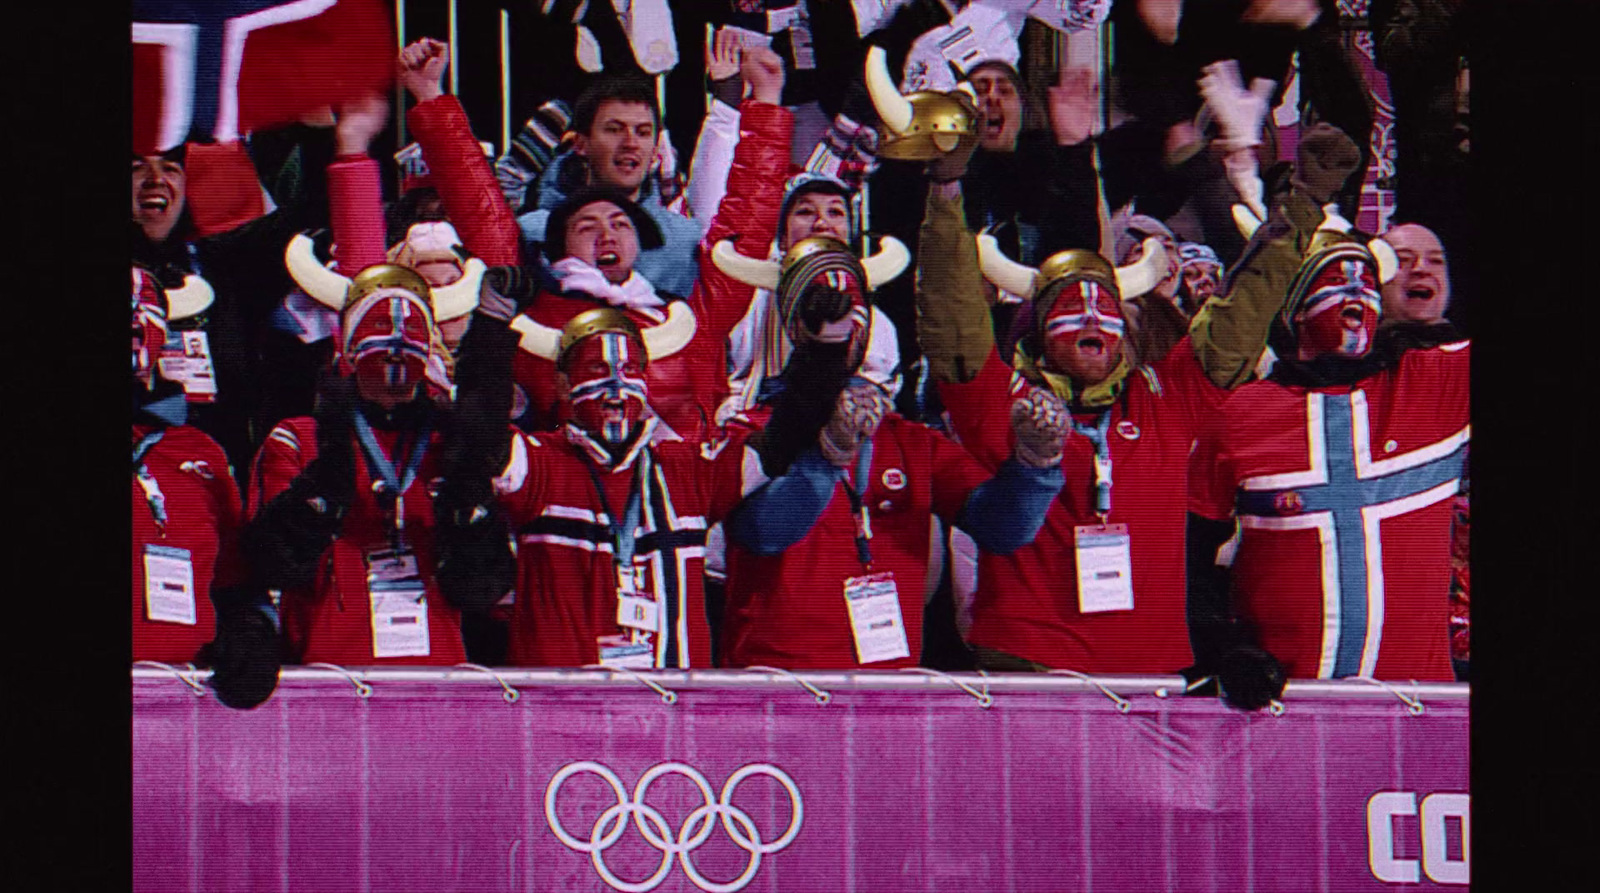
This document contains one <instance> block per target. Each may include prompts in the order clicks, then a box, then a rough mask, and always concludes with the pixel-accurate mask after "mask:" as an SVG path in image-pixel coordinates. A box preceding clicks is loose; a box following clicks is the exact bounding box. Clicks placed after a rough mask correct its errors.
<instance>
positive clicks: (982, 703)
mask: <svg viewBox="0 0 1600 893" xmlns="http://www.w3.org/2000/svg"><path fill="white" fill-rule="evenodd" d="M900 672H902V673H921V674H922V675H924V676H933V677H935V678H938V679H943V680H944V681H946V682H948V683H950V684H951V685H954V686H955V687H957V688H959V689H961V690H962V691H964V692H966V693H967V694H969V695H972V696H973V697H974V698H977V699H978V706H979V707H982V708H983V709H985V710H987V709H989V708H990V707H993V706H994V696H993V695H991V694H989V683H988V681H987V679H988V677H989V674H988V673H985V672H984V671H983V670H979V671H978V675H979V676H982V677H984V679H985V680H986V681H985V682H984V683H983V690H982V691H980V690H978V689H976V688H973V687H972V686H970V685H968V684H966V683H965V682H962V681H961V680H960V679H957V678H956V677H954V676H952V675H950V674H949V673H941V672H939V671H938V670H930V669H928V668H927V667H901V668H900Z"/></svg>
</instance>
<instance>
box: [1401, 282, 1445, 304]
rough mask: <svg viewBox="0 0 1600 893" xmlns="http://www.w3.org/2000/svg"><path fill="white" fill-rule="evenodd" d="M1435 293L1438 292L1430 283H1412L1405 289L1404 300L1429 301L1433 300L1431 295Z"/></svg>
mask: <svg viewBox="0 0 1600 893" xmlns="http://www.w3.org/2000/svg"><path fill="white" fill-rule="evenodd" d="M1437 293H1438V292H1437V291H1435V290H1434V288H1433V286H1431V285H1426V284H1418V285H1413V286H1411V287H1410V288H1407V289H1406V300H1407V301H1431V300H1433V296H1434V295H1435V294H1437Z"/></svg>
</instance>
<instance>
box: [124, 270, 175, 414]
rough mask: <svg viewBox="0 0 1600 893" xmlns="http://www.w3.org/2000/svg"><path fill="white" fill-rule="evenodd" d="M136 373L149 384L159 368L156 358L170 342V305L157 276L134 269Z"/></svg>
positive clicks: (144, 382)
mask: <svg viewBox="0 0 1600 893" xmlns="http://www.w3.org/2000/svg"><path fill="white" fill-rule="evenodd" d="M132 303H133V307H132V309H133V344H132V353H133V374H134V377H135V378H137V379H139V381H140V382H141V383H143V384H144V385H145V386H146V387H148V386H150V384H151V381H152V375H153V374H154V371H155V358H156V357H157V356H159V355H160V353H161V348H162V346H163V345H165V344H166V343H167V309H166V307H165V306H163V301H162V299H161V292H160V291H159V290H158V288H157V285H156V281H155V278H154V277H153V276H151V275H150V274H149V273H147V272H145V271H144V270H140V269H135V270H133V302H132Z"/></svg>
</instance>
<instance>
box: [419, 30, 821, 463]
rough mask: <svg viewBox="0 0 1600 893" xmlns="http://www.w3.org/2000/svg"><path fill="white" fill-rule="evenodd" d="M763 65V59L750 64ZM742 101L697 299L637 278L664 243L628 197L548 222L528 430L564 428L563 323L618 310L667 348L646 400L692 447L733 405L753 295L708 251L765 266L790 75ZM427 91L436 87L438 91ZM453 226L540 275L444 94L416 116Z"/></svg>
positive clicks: (524, 323) (598, 199)
mask: <svg viewBox="0 0 1600 893" xmlns="http://www.w3.org/2000/svg"><path fill="white" fill-rule="evenodd" d="M441 58H442V56H440V55H432V56H426V57H422V58H418V59H416V60H414V61H415V62H416V66H415V69H414V71H415V72H418V73H423V72H434V71H435V70H437V73H439V74H442V72H443V65H441V64H439V60H440V59H441ZM752 64H754V63H752ZM766 74H768V75H771V76H770V77H763V78H762V79H761V86H760V88H759V89H757V90H755V91H754V92H753V93H752V95H751V96H750V97H749V98H747V99H745V100H744V102H743V103H741V105H740V122H741V124H740V126H741V128H742V130H743V133H742V135H741V138H740V141H739V146H738V148H737V149H736V150H735V152H734V157H733V166H732V169H731V170H730V171H729V174H728V189H727V193H726V195H725V196H724V198H723V200H722V202H721V203H720V205H719V206H718V210H717V213H716V216H715V217H714V218H713V220H712V222H711V226H710V229H709V230H708V231H707V234H706V236H705V240H704V242H703V243H702V251H701V253H700V260H699V269H700V275H699V279H698V280H697V282H696V284H695V287H694V289H693V291H692V292H691V293H690V295H689V296H688V297H687V299H682V300H680V299H677V298H674V297H673V296H672V295H665V294H661V293H659V292H658V291H657V290H656V288H655V287H654V285H653V284H652V283H650V282H649V281H648V280H647V279H645V277H643V276H642V275H640V274H639V273H638V271H637V270H635V269H634V262H635V261H636V260H637V258H638V256H639V252H640V250H641V249H647V248H649V247H651V246H654V245H657V244H659V243H660V240H661V237H660V232H659V229H658V228H657V227H656V225H655V223H654V221H653V220H652V219H651V218H650V216H649V215H648V214H647V213H645V212H644V211H643V210H642V209H641V208H639V207H638V206H637V204H635V203H634V202H633V201H632V200H631V199H629V198H627V197H626V196H625V195H623V194H621V193H620V192H617V191H615V190H612V189H608V188H607V187H605V186H603V185H602V186H590V187H586V188H585V189H583V190H580V191H578V192H577V193H574V194H573V195H572V196H570V197H569V198H568V199H567V201H565V202H563V203H562V204H561V205H560V206H559V207H558V208H556V209H555V210H554V211H553V212H552V214H551V216H550V219H549V220H548V221H547V223H546V226H545V240H544V243H543V246H544V247H543V254H544V256H545V259H546V261H547V262H548V263H549V264H550V266H551V272H552V273H553V276H554V278H555V280H556V281H553V282H547V283H545V287H544V288H543V292H544V294H543V295H541V297H540V298H539V299H538V300H536V301H534V302H533V303H532V304H531V305H530V306H529V307H528V308H527V309H526V310H525V311H524V312H523V314H522V315H521V316H520V317H519V318H518V319H517V320H516V323H515V328H516V329H517V331H518V332H519V334H520V336H521V338H522V341H521V344H522V353H521V354H519V356H518V357H517V360H516V365H515V372H514V379H515V382H516V387H517V388H518V397H517V400H516V403H515V404H514V406H513V411H514V412H516V414H517V418H518V419H519V420H520V422H521V424H522V427H523V428H525V429H527V430H550V429H552V428H554V427H556V426H557V425H558V424H559V423H561V422H562V421H564V418H563V417H562V415H561V411H560V407H559V401H558V399H557V389H556V386H555V372H556V370H555V367H554V365H553V363H552V362H551V361H550V360H548V359H546V358H545V356H546V355H549V354H550V353H552V352H553V351H552V350H550V347H551V346H552V345H554V344H555V343H556V342H557V341H558V340H559V335H560V331H561V328H562V327H563V326H564V325H565V324H566V322H567V321H568V320H569V319H571V318H572V317H573V316H575V315H577V314H578V313H580V312H582V311H584V310H588V309H591V308H594V307H602V306H610V307H616V308H618V309H619V310H621V311H622V312H623V313H625V314H626V315H627V316H628V317H629V319H631V320H632V321H633V322H634V324H635V325H637V326H638V327H639V328H640V330H641V332H652V331H658V330H659V332H658V334H656V335H652V336H651V337H652V338H653V339H656V340H657V341H658V343H659V344H660V352H659V353H658V354H656V357H655V361H654V362H652V363H651V365H650V372H649V373H648V374H649V376H650V385H651V388H650V398H651V401H652V408H653V409H654V411H655V413H656V414H657V415H658V416H659V417H660V418H661V421H662V422H663V423H664V424H666V425H667V426H668V427H670V428H671V429H672V430H673V431H675V432H677V433H678V434H679V435H681V436H683V437H684V438H685V439H687V440H691V441H695V440H700V439H703V438H704V437H705V436H706V435H707V433H708V432H709V430H710V429H711V428H712V427H713V421H712V420H713V418H714V416H715V414H716V410H717V406H718V405H719V404H720V403H721V401H722V399H723V398H724V397H726V396H727V381H726V375H727V369H726V366H727V338H728V332H729V331H730V330H732V328H733V327H734V325H735V324H736V323H737V322H738V321H739V318H740V317H741V316H743V315H744V313H745V311H746V310H747V309H749V305H750V297H751V289H750V288H749V286H747V285H745V284H743V283H741V282H738V281H737V280H734V279H732V278H731V277H729V276H727V275H726V274H724V273H723V272H722V271H721V270H719V269H718V268H717V267H716V266H715V265H714V264H712V262H711V260H710V251H709V248H708V247H707V246H710V245H713V244H715V243H716V242H718V241H721V240H723V239H737V243H738V246H739V247H738V250H739V252H741V253H743V254H746V255H747V256H749V257H753V258H754V257H765V256H766V254H767V252H768V249H769V248H770V246H771V243H772V240H773V237H774V235H775V234H776V232H777V228H778V211H779V205H780V204H781V202H782V198H783V195H782V189H783V182H784V175H785V173H786V171H787V169H788V160H789V143H790V140H791V138H792V134H793V129H794V115H793V113H791V112H790V111H789V110H787V109H785V108H783V107H782V106H780V105H778V104H777V103H778V101H779V97H780V94H781V91H782V87H783V79H782V77H781V72H766ZM430 92H431V91H430ZM407 121H408V123H409V124H410V125H411V129H412V132H413V133H415V135H416V138H417V141H418V143H420V144H421V146H422V150H423V155H424V157H425V159H426V160H427V163H428V168H429V171H430V175H431V177H432V179H433V182H434V184H435V186H436V187H437V188H438V190H439V195H440V197H441V198H442V199H443V201H444V205H445V209H446V211H447V212H448V213H449V216H450V220H451V222H452V223H453V224H454V225H455V227H456V229H457V231H459V232H460V234H461V237H462V241H463V243H464V244H465V246H466V248H467V249H468V250H469V251H470V252H471V253H472V254H473V256H475V257H478V258H481V259H482V260H483V261H484V262H485V263H486V264H488V265H489V266H491V267H494V266H528V267H533V266H535V264H536V259H535V258H531V257H524V256H523V254H522V245H521V240H522V236H521V231H520V230H519V229H518V227H517V223H516V220H515V219H514V218H513V216H512V213H511V209H510V207H509V206H508V205H507V204H506V202H505V198H504V196H503V195H501V193H500V188H499V185H498V183H497V181H496V180H495V177H494V172H493V171H492V170H491V168H490V166H489V164H488V162H487V161H485V160H484V158H483V153H482V152H481V151H479V149H478V145H477V143H476V141H474V140H473V139H472V133H471V129H470V127H469V124H468V122H467V118H466V114H465V112H464V111H463V110H462V109H461V104H460V102H459V101H458V100H457V99H456V98H455V97H453V96H449V95H443V94H441V95H437V96H434V97H433V98H430V99H427V100H425V101H423V102H419V103H418V104H417V105H416V106H415V107H414V108H412V109H411V111H410V113H409V115H408V118H407Z"/></svg>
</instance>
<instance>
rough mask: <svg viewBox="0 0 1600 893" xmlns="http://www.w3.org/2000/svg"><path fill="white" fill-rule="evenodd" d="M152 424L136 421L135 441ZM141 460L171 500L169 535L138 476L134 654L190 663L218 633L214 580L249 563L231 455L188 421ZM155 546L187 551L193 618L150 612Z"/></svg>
mask: <svg viewBox="0 0 1600 893" xmlns="http://www.w3.org/2000/svg"><path fill="white" fill-rule="evenodd" d="M154 430H155V429H154V428H151V427H147V426H142V425H134V426H133V442H134V444H138V443H139V441H140V440H141V439H142V438H143V437H144V436H145V435H147V434H150V433H151V432H152V431H154ZM143 465H144V467H145V469H146V470H147V471H148V472H149V474H150V476H151V477H152V478H154V479H155V484H156V486H157V487H159V488H160V492H161V496H162V498H163V500H164V502H165V508H166V513H167V522H166V530H165V534H163V533H162V532H161V530H160V529H159V528H158V527H157V525H156V520H155V516H154V514H153V513H152V511H151V508H150V503H149V501H148V500H147V499H146V498H145V491H144V488H143V487H141V486H140V484H139V480H138V478H137V476H135V477H134V478H133V480H132V483H131V486H132V488H133V515H132V517H133V659H134V660H158V661H161V662H163V663H179V664H181V663H188V662H190V661H193V660H194V659H195V656H196V653H197V652H198V651H199V650H200V648H201V647H202V646H204V645H205V644H207V643H208V642H210V641H211V640H212V639H213V638H215V636H216V626H217V621H216V609H215V608H214V607H213V606H212V604H211V587H212V586H213V585H216V586H229V585H234V584H237V583H240V582H242V581H243V578H244V563H243V561H242V559H241V557H240V555H239V527H240V525H241V523H242V520H243V519H242V514H243V512H242V509H241V507H240V505H239V488H238V486H237V485H236V484H234V482H233V475H232V474H231V473H229V471H228V458H227V457H226V456H225V455H223V453H222V447H219V446H217V443H216V441H214V440H212V439H211V438H210V437H207V436H206V435H205V434H202V433H201V432H200V430H199V429H198V428H191V427H189V426H187V425H184V426H180V427H176V428H167V429H165V430H164V431H163V432H162V437H161V440H159V441H157V442H156V444H155V445H154V446H152V447H150V449H149V450H148V451H147V452H146V453H145V455H144V458H143ZM151 547H154V552H155V554H156V560H157V561H159V559H160V557H161V550H163V549H174V550H178V549H181V550H184V551H186V552H187V553H188V559H189V564H190V567H191V568H192V569H193V574H194V587H193V589H192V590H191V592H192V594H193V598H194V618H195V622H194V623H193V624H186V623H182V622H178V621H158V620H151V619H150V617H149V611H148V605H147V602H146V597H145V564H146V555H147V553H148V552H150V550H151Z"/></svg>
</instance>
